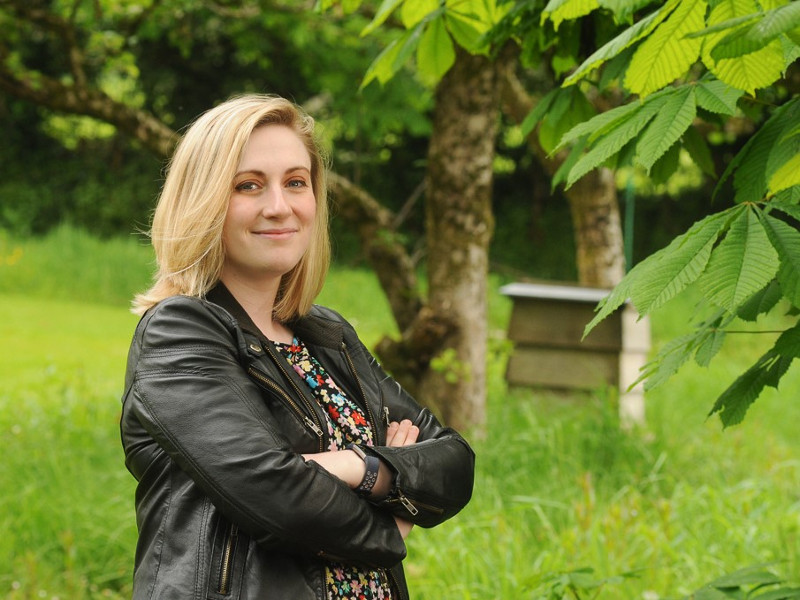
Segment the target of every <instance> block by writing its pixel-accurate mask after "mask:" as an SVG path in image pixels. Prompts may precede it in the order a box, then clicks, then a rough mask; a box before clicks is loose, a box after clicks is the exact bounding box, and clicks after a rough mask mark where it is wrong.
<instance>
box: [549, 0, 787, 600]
mask: <svg viewBox="0 0 800 600" xmlns="http://www.w3.org/2000/svg"><path fill="white" fill-rule="evenodd" d="M559 24H560V23H559ZM554 25H555V24H554ZM798 28H800V4H798V3H788V2H786V1H783V0H776V1H773V2H769V3H766V2H761V3H759V2H758V1H757V0H721V1H717V2H710V3H709V4H706V2H705V1H704V0H682V1H680V2H669V1H668V2H665V3H664V4H662V5H661V6H660V7H659V8H657V9H656V10H654V11H652V12H651V13H650V15H649V16H647V17H645V18H643V19H642V20H640V21H639V22H638V23H636V24H634V25H632V26H630V27H629V28H628V29H627V30H625V31H623V32H622V33H620V34H619V35H617V36H616V37H615V38H614V39H613V40H612V41H611V42H609V43H607V44H606V45H605V46H603V47H602V48H601V49H600V50H598V51H597V52H595V54H594V55H592V56H590V57H589V58H588V59H587V60H586V61H584V63H583V64H582V65H580V66H579V67H578V68H577V69H576V70H575V72H574V73H573V74H572V75H571V76H570V77H568V78H567V80H566V81H565V85H572V84H576V83H577V82H578V81H579V80H584V83H583V85H586V84H588V83H592V82H589V81H588V80H587V78H588V77H589V76H590V75H591V74H592V73H594V72H595V71H596V70H597V69H598V68H599V67H603V66H604V65H605V67H604V68H606V69H608V68H610V67H611V63H612V62H613V61H615V60H621V61H622V63H623V67H622V68H620V66H619V64H617V65H615V66H614V69H615V70H616V71H619V72H624V73H625V75H624V84H625V87H626V88H627V89H628V90H629V91H630V92H632V93H633V94H635V95H638V99H633V100H631V101H629V102H628V103H627V104H623V105H622V106H619V107H617V108H614V109H612V110H609V111H607V112H605V113H601V114H599V115H596V116H594V117H592V118H591V119H589V120H587V121H586V122H584V123H579V124H578V125H576V126H575V127H573V128H572V129H571V130H570V131H568V132H567V133H566V134H565V135H564V136H563V137H562V139H561V141H560V142H559V145H558V146H557V149H562V148H566V147H571V159H572V160H571V163H570V166H569V168H568V169H566V170H565V173H563V180H564V181H565V182H566V185H567V186H570V185H572V184H574V183H575V182H576V181H577V180H578V179H580V178H581V177H582V176H583V175H585V174H586V173H588V172H589V171H591V170H592V169H595V168H597V167H600V166H615V165H616V166H619V165H623V164H633V165H638V166H640V167H642V168H643V169H644V170H645V171H647V172H649V173H650V174H651V175H653V176H654V175H656V174H658V175H659V176H661V177H663V176H665V175H668V174H669V170H670V169H672V171H674V168H675V166H674V165H677V160H676V156H677V153H678V151H679V150H681V149H684V150H686V151H687V152H688V153H689V155H690V156H692V157H693V158H694V160H695V161H696V162H698V164H699V166H700V167H701V168H702V169H703V171H704V172H706V173H708V174H713V173H714V166H713V162H712V160H711V154H710V152H709V148H708V145H707V143H706V142H705V140H704V139H703V137H702V136H701V135H699V133H698V130H697V129H696V126H697V124H698V123H699V122H700V120H705V121H707V122H708V124H709V125H711V126H712V127H713V126H718V124H719V123H721V122H722V120H724V119H729V118H734V117H736V118H742V116H743V115H747V116H748V117H749V118H751V119H754V126H755V128H756V130H755V133H754V134H753V135H752V137H751V138H750V139H749V140H748V141H747V143H746V144H745V145H744V146H743V147H742V148H741V150H740V151H739V152H738V153H737V154H736V156H735V157H734V158H733V159H732V160H731V161H730V163H729V164H728V166H727V168H726V170H725V172H724V173H723V174H722V176H721V178H720V180H719V183H718V185H717V187H716V191H715V195H716V196H722V195H726V196H727V197H728V198H729V199H730V200H731V201H732V203H733V206H732V207H730V208H727V209H724V210H722V211H720V212H718V213H716V214H714V215H712V216H709V217H706V218H705V219H703V220H701V221H699V222H698V223H696V224H695V225H694V226H693V227H691V228H690V229H689V230H688V231H687V232H686V233H684V234H683V235H680V236H678V237H677V238H676V239H675V240H673V242H672V243H671V244H669V245H668V246H667V247H666V248H664V249H662V250H661V251H659V252H656V253H655V254H653V255H651V256H650V257H649V258H647V259H646V260H644V261H643V262H641V263H640V264H638V265H637V266H636V267H635V268H634V269H632V270H631V271H630V272H629V273H628V275H627V276H626V277H625V278H624V279H623V280H622V282H621V283H620V284H619V285H618V286H617V287H616V288H615V289H614V290H613V291H612V292H611V293H610V294H609V296H608V297H607V298H606V299H605V300H604V301H603V302H601V304H600V305H599V306H598V312H597V314H596V316H595V318H594V319H593V320H592V321H591V322H590V323H589V324H588V325H587V327H586V333H588V332H589V331H591V329H592V328H593V327H594V326H595V325H596V324H597V323H598V322H599V321H601V320H603V319H604V318H606V317H607V316H608V315H610V314H611V313H612V312H614V311H615V310H617V309H618V308H619V307H620V306H621V305H622V304H623V303H625V302H626V301H630V302H631V303H632V304H633V305H634V307H635V308H636V309H637V310H638V311H639V313H640V315H646V314H649V313H650V312H652V311H653V310H655V309H657V308H658V307H659V306H661V305H663V304H664V303H665V302H668V301H670V300H671V299H673V298H674V297H675V296H676V295H677V294H678V293H680V292H682V291H683V290H684V289H686V288H687V287H688V286H690V285H697V286H699V287H700V289H701V290H702V292H703V297H704V299H705V303H706V304H707V305H708V306H710V307H711V309H712V314H711V316H710V317H707V318H703V319H700V321H699V324H698V325H697V326H696V328H695V330H694V332H693V333H691V334H688V335H686V336H683V337H681V338H678V339H676V340H673V342H671V343H670V344H667V345H666V346H665V347H664V348H663V349H662V351H661V352H660V354H659V355H658V357H656V359H655V360H654V361H653V362H652V363H650V364H649V365H647V367H646V368H645V369H644V370H643V373H642V377H641V378H642V379H645V381H646V387H652V386H653V385H657V384H659V383H662V382H663V381H665V380H666V379H667V378H668V377H669V376H671V375H672V374H674V373H675V372H676V371H677V369H678V368H680V366H682V365H683V364H684V363H685V362H686V361H687V360H689V359H690V358H692V357H694V360H695V361H696V362H697V363H699V364H701V365H705V364H708V362H709V361H710V360H711V359H712V357H713V356H714V355H715V354H716V352H717V351H718V350H719V347H720V346H721V344H722V343H723V341H724V340H725V338H726V329H727V328H729V327H730V326H731V324H732V323H734V322H735V320H736V319H737V318H741V319H746V320H750V321H755V320H756V319H757V318H758V316H759V315H760V314H763V313H765V312H768V311H770V310H776V309H778V307H780V306H783V305H784V304H786V303H788V304H789V305H791V306H793V307H800V231H798V222H800V209H798V195H799V194H800V189H798V186H800V135H798V134H799V133H800V98H797V97H795V96H791V95H788V94H786V92H785V91H783V90H782V86H783V84H782V82H781V77H782V75H783V73H784V72H785V71H786V69H787V68H788V67H789V66H790V65H791V64H792V63H793V62H795V61H796V59H797V58H798V56H800V46H798V45H797V36H796V35H795V33H797V30H798ZM605 63H607V64H605ZM599 81H602V77H601V78H600V80H599ZM594 83H595V84H597V85H599V83H597V82H594ZM657 172H658V173H657ZM731 180H732V184H733V185H732V186H731V185H730V183H731ZM731 188H732V189H731ZM781 300H782V301H781ZM797 329H798V326H795V327H792V328H790V329H789V330H787V331H785V332H784V333H782V334H781V335H780V336H779V337H778V339H777V340H776V342H775V345H774V346H773V347H772V349H770V350H769V351H768V352H767V353H765V354H764V355H763V356H762V357H761V358H760V359H759V360H758V361H757V362H756V363H755V364H754V365H753V366H752V367H751V368H750V369H748V370H747V371H746V372H745V373H743V374H742V375H741V376H740V377H739V378H738V379H737V380H736V381H734V382H733V383H732V384H731V386H730V387H729V388H728V389H727V390H725V392H723V394H722V395H721V396H720V397H719V399H718V400H717V402H716V404H715V405H714V406H713V408H712V411H711V412H712V414H713V413H719V416H720V418H721V420H722V422H723V424H724V425H726V426H727V425H733V424H735V423H738V422H740V421H741V419H742V418H743V416H744V414H745V412H746V411H747V408H748V407H749V406H750V405H751V404H752V402H753V401H754V400H755V399H756V398H757V397H758V396H759V394H760V393H761V392H762V390H763V389H764V388H765V387H766V386H772V387H777V385H778V383H779V381H780V379H781V377H782V376H783V374H784V373H785V372H786V371H787V369H788V368H789V366H790V364H791V363H792V361H793V360H794V358H796V357H797V338H798V331H797ZM703 593H706V592H703ZM708 593H709V594H711V592H708ZM714 593H716V592H714ZM697 597H701V596H697ZM703 597H705V596H703ZM707 597H709V598H711V597H718V596H714V595H713V594H712V595H710V596H707ZM719 597H723V596H719Z"/></svg>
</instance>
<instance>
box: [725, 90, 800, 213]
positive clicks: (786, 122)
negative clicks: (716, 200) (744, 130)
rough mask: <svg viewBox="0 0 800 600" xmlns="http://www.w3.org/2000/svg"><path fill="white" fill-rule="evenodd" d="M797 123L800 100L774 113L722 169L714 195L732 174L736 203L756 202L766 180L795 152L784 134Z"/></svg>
mask: <svg viewBox="0 0 800 600" xmlns="http://www.w3.org/2000/svg"><path fill="white" fill-rule="evenodd" d="M798 123H800V99H794V100H791V101H789V102H787V103H786V104H784V105H783V106H781V107H779V108H778V109H777V110H775V111H774V112H773V114H772V116H770V118H769V120H768V121H767V122H766V123H764V125H762V126H761V128H760V129H759V130H758V131H757V132H756V133H755V135H753V136H752V137H751V138H750V139H749V140H748V141H747V143H746V144H745V145H744V147H743V148H742V149H741V150H740V151H739V153H738V154H737V155H736V156H735V157H734V159H733V160H732V161H731V162H730V164H729V165H728V168H727V169H725V172H724V173H723V174H722V177H721V178H720V181H719V183H718V184H717V188H716V190H715V191H714V194H715V195H716V193H717V192H718V191H719V189H720V188H721V186H722V184H723V183H724V182H725V180H726V179H727V178H728V177H729V176H730V174H731V173H732V172H734V171H735V172H736V175H735V178H734V188H735V190H736V198H735V199H736V201H737V202H758V201H759V200H761V199H762V198H763V197H764V195H765V194H766V192H767V181H768V177H770V176H771V175H772V174H773V173H775V172H776V171H777V170H778V169H779V167H780V166H781V165H783V164H784V162H786V161H788V160H789V158H790V157H791V156H792V155H793V154H794V153H795V152H796V147H795V146H794V140H793V139H792V140H790V141H788V142H786V141H784V142H783V143H781V140H784V139H785V137H786V132H789V131H792V130H793V128H794V127H796V126H797V124H798Z"/></svg>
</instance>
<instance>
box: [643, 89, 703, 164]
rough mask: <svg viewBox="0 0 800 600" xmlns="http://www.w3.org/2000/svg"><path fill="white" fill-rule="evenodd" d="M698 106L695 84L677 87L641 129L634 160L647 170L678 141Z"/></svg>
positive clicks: (688, 125) (689, 124)
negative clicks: (648, 122)
mask: <svg viewBox="0 0 800 600" xmlns="http://www.w3.org/2000/svg"><path fill="white" fill-rule="evenodd" d="M696 114H697V107H696V105H695V96H694V87H693V86H684V87H682V88H678V90H677V92H676V93H675V94H672V95H670V96H669V100H668V101H667V102H665V103H664V105H663V106H662V107H661V109H660V110H659V111H658V114H657V115H656V117H655V118H654V119H653V121H652V122H651V123H650V124H649V125H648V126H647V129H645V130H644V133H642V135H641V136H640V137H639V140H638V142H637V144H636V159H635V160H636V162H638V163H639V164H640V165H642V166H643V167H644V168H645V169H646V170H647V172H648V173H649V172H650V168H651V167H652V166H653V164H655V162H656V161H657V160H658V159H659V158H660V157H661V156H663V155H664V153H666V151H667V150H669V149H670V147H672V145H673V144H675V142H677V141H678V140H679V139H680V137H681V136H682V135H683V133H684V132H685V131H686V130H687V129H688V128H689V127H690V126H691V124H692V121H693V120H694V117H695V115H696Z"/></svg>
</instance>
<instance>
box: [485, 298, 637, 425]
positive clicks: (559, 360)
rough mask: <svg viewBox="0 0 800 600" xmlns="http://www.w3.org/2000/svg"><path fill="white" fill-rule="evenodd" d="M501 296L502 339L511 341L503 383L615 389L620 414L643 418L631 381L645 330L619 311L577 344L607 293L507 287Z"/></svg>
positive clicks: (626, 311) (629, 314)
mask: <svg viewBox="0 0 800 600" xmlns="http://www.w3.org/2000/svg"><path fill="white" fill-rule="evenodd" d="M500 291H501V293H503V294H504V295H506V296H508V297H510V298H511V299H512V301H513V309H512V313H511V321H510V323H509V327H508V337H509V339H510V340H511V341H512V342H514V351H513V353H512V355H511V357H510V359H509V362H508V367H507V371H506V379H507V381H508V382H509V383H510V384H511V385H520V386H531V387H541V388H549V389H557V390H593V389H597V388H599V387H604V386H607V385H611V386H617V387H619V389H620V392H621V394H620V413H621V416H622V417H623V418H625V419H626V420H631V421H642V420H643V419H644V396H643V393H642V389H641V386H637V388H634V389H632V390H630V391H627V388H628V387H629V386H630V385H631V384H632V383H633V382H634V381H635V380H636V378H637V377H638V375H639V369H640V368H641V366H643V365H644V364H645V362H646V360H647V354H648V352H649V350H650V325H649V322H648V321H647V320H646V319H644V320H637V316H636V312H635V310H634V309H633V308H632V307H630V306H627V305H626V306H624V307H621V308H620V309H619V310H617V311H616V312H614V313H613V314H611V315H610V316H609V317H608V318H606V319H605V320H603V321H601V322H600V323H599V324H598V325H597V326H596V327H595V328H594V329H593V330H592V332H591V333H590V334H589V335H588V336H586V338H585V339H581V338H582V336H583V330H584V328H585V326H586V324H587V323H588V322H589V321H591V319H592V317H593V316H594V309H595V306H596V305H597V303H598V302H599V301H600V300H601V299H602V298H603V297H605V296H606V295H607V294H608V290H601V289H595V288H586V287H578V286H569V285H551V284H538V283H512V284H509V285H506V286H504V287H503V288H501V290H500Z"/></svg>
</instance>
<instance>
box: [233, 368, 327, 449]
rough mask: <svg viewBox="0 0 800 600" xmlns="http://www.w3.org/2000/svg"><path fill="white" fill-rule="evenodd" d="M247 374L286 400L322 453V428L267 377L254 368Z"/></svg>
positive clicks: (312, 412)
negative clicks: (315, 440)
mask: <svg viewBox="0 0 800 600" xmlns="http://www.w3.org/2000/svg"><path fill="white" fill-rule="evenodd" d="M247 373H248V374H249V375H251V376H252V377H254V378H255V379H257V380H258V381H259V382H261V383H262V384H264V385H265V386H266V387H268V388H269V389H271V390H272V391H274V392H275V393H277V394H278V395H279V396H281V397H282V398H283V399H284V400H286V403H287V404H288V405H289V407H290V408H291V409H292V410H293V411H294V413H295V414H296V415H297V417H298V418H299V419H300V421H301V422H302V423H303V424H304V425H305V426H306V427H307V428H308V429H310V430H311V431H313V432H314V433H315V434H316V436H317V442H318V448H319V452H322V450H323V448H324V446H323V439H322V438H323V432H322V427H320V426H319V425H318V424H317V422H316V421H314V420H312V419H311V417H309V416H308V415H307V414H306V413H305V412H303V410H302V409H301V408H300V406H299V405H298V404H297V402H295V401H294V400H292V397H291V396H289V394H287V393H286V392H285V391H283V388H281V386H279V385H278V384H277V383H275V382H274V381H272V380H271V379H270V378H269V377H267V376H266V375H264V374H263V373H262V372H261V371H259V370H258V369H256V368H255V367H249V368H248V369H247ZM295 389H297V388H295ZM298 392H299V390H298ZM301 397H302V395H301ZM311 414H313V415H314V416H315V417H316V413H315V412H314V411H313V410H312V411H311Z"/></svg>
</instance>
